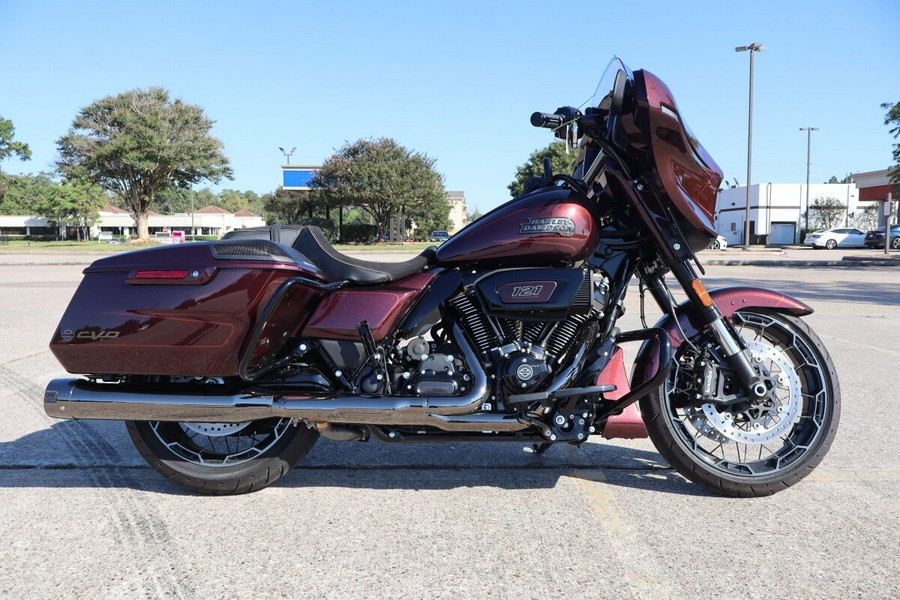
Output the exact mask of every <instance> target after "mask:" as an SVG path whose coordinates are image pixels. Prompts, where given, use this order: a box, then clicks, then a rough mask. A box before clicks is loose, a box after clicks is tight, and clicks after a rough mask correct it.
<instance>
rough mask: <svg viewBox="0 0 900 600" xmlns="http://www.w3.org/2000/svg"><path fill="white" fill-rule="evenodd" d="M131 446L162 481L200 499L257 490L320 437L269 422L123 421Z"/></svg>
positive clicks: (282, 472) (289, 424)
mask: <svg viewBox="0 0 900 600" xmlns="http://www.w3.org/2000/svg"><path fill="white" fill-rule="evenodd" d="M126 426H127V427H128V433H129V435H130V436H131V439H132V441H133V442H134V445H135V447H136V448H137V450H138V452H140V453H141V456H143V457H144V460H146V461H147V463H149V464H150V466H151V467H153V468H154V469H156V470H157V471H159V473H161V474H162V475H163V476H164V477H165V478H166V479H170V480H171V481H173V482H175V483H177V484H179V485H181V486H183V487H185V488H187V489H189V490H191V491H192V492H197V493H200V494H210V495H217V496H227V495H232V494H244V493H247V492H253V491H257V490H260V489H262V488H264V487H266V486H268V485H271V484H272V483H274V482H275V481H277V480H278V479H280V478H281V477H283V476H284V475H285V474H286V473H287V472H288V471H289V470H290V469H291V467H293V466H294V464H296V463H297V461H298V460H300V459H301V458H303V457H304V456H306V454H307V453H308V452H309V450H310V449H311V448H312V447H313V445H314V444H315V443H316V439H318V437H319V434H318V432H317V431H316V430H314V429H309V428H307V427H306V425H305V424H303V423H295V422H292V420H291V419H287V418H272V419H264V420H262V421H249V422H246V423H174V422H164V421H127V422H126Z"/></svg>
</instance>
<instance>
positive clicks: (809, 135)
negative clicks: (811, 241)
mask: <svg viewBox="0 0 900 600" xmlns="http://www.w3.org/2000/svg"><path fill="white" fill-rule="evenodd" d="M818 130H819V128H818V127H801V128H800V131H805V132H806V229H807V231H809V151H810V148H811V147H812V132H813V131H818ZM801 241H802V240H801Z"/></svg>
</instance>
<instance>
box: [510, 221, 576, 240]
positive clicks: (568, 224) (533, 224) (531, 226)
mask: <svg viewBox="0 0 900 600" xmlns="http://www.w3.org/2000/svg"><path fill="white" fill-rule="evenodd" d="M529 233H558V234H559V235H561V236H563V237H570V236H572V235H574V234H575V221H573V220H572V219H568V218H566V217H528V221H526V222H525V223H522V224H521V225H520V226H519V235H527V234H529Z"/></svg>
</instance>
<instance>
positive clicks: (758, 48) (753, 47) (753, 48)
mask: <svg viewBox="0 0 900 600" xmlns="http://www.w3.org/2000/svg"><path fill="white" fill-rule="evenodd" d="M765 49H766V47H765V46H763V45H762V44H761V43H760V42H753V43H752V44H750V45H749V46H738V47H737V48H735V49H734V51H735V52H747V51H748V50H749V51H750V110H749V117H748V119H747V206H746V208H745V210H744V247H745V248H746V247H747V246H749V245H750V165H751V162H752V161H751V159H752V156H753V54H754V53H755V52H762V51H763V50H765Z"/></svg>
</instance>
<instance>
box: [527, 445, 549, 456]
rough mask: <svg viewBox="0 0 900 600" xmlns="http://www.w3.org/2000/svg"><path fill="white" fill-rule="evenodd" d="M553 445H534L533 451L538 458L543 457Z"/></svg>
mask: <svg viewBox="0 0 900 600" xmlns="http://www.w3.org/2000/svg"><path fill="white" fill-rule="evenodd" d="M552 445H553V444H551V443H550V442H544V443H543V444H532V445H531V449H532V450H533V451H534V453H535V454H537V455H538V456H543V455H544V453H545V452H547V450H549V449H550V446H552Z"/></svg>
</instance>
